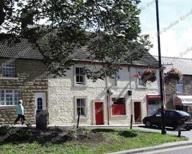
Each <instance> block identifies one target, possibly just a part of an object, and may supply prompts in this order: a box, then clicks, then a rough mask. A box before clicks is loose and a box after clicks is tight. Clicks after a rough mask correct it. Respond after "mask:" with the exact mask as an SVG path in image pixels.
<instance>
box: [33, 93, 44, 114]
mask: <svg viewBox="0 0 192 154" xmlns="http://www.w3.org/2000/svg"><path fill="white" fill-rule="evenodd" d="M35 105H36V109H35V112H36V111H41V110H46V108H47V107H46V93H45V92H37V93H35Z"/></svg>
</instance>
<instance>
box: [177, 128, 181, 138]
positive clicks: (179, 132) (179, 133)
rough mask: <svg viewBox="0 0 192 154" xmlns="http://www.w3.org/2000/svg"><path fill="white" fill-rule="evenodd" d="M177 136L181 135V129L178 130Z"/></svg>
mask: <svg viewBox="0 0 192 154" xmlns="http://www.w3.org/2000/svg"><path fill="white" fill-rule="evenodd" d="M177 137H181V129H179V130H178V136H177Z"/></svg>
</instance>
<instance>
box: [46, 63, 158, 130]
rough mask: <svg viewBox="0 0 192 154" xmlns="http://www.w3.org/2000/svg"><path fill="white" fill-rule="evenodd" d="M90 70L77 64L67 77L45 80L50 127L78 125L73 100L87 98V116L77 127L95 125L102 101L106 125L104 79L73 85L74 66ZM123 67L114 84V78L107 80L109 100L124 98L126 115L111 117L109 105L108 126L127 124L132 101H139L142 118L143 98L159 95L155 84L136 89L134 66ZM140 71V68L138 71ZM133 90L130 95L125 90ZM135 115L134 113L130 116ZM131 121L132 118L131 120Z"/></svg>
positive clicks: (132, 108)
mask: <svg viewBox="0 0 192 154" xmlns="http://www.w3.org/2000/svg"><path fill="white" fill-rule="evenodd" d="M76 66H83V67H89V68H91V67H93V66H91V65H88V64H86V65H85V64H83V65H82V64H76V65H74V66H72V67H71V69H70V70H68V71H67V73H66V76H65V77H62V78H56V79H55V78H50V79H49V80H48V112H49V124H50V125H70V126H71V125H75V124H76V122H77V113H76V105H75V104H76V103H75V99H76V98H85V99H86V116H81V117H80V125H95V124H96V122H95V106H94V103H95V102H98V101H99V102H103V105H104V125H107V124H108V116H107V101H106V100H107V94H106V89H107V88H106V80H101V79H98V80H97V81H96V82H93V81H92V80H89V79H87V78H86V84H85V85H76V84H75V78H74V76H75V72H74V70H75V67H76ZM129 70H130V71H128V66H122V69H121V70H120V71H119V73H118V75H117V76H118V77H117V82H116V83H117V84H116V85H115V79H107V84H108V87H110V90H111V91H112V92H113V94H112V95H111V96H110V98H113V97H125V98H126V115H118V116H114V115H111V104H112V101H110V108H109V114H110V117H109V124H110V125H129V124H130V117H131V116H130V115H131V112H132V113H133V112H134V106H133V102H134V101H140V102H141V114H142V115H141V116H142V118H143V117H144V116H146V114H147V107H146V95H147V94H153V95H158V94H159V90H158V89H159V88H158V84H157V81H155V82H153V83H150V84H147V85H146V87H143V86H138V82H137V79H136V78H134V74H135V73H136V72H137V71H138V69H135V67H133V66H132V67H130V69H129ZM141 70H143V69H141ZM128 90H132V103H131V96H128V94H127V91H128ZM133 115H134V113H133ZM133 119H134V118H133Z"/></svg>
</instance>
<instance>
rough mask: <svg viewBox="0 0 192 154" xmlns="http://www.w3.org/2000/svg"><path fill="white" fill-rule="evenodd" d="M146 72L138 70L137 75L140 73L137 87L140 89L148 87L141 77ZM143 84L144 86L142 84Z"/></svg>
mask: <svg viewBox="0 0 192 154" xmlns="http://www.w3.org/2000/svg"><path fill="white" fill-rule="evenodd" d="M143 71H144V70H141V69H140V70H138V71H137V73H138V78H137V87H138V88H145V87H146V84H145V83H144V82H143V81H142V79H141V75H142V73H143ZM141 82H142V84H141Z"/></svg>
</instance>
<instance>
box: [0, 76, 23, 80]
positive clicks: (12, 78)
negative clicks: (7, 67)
mask: <svg viewBox="0 0 192 154" xmlns="http://www.w3.org/2000/svg"><path fill="white" fill-rule="evenodd" d="M0 79H3V80H18V79H19V78H18V77H4V76H2V77H0Z"/></svg>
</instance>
